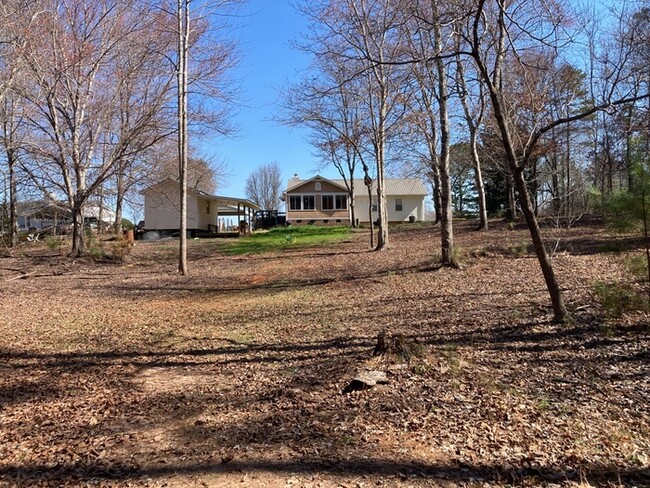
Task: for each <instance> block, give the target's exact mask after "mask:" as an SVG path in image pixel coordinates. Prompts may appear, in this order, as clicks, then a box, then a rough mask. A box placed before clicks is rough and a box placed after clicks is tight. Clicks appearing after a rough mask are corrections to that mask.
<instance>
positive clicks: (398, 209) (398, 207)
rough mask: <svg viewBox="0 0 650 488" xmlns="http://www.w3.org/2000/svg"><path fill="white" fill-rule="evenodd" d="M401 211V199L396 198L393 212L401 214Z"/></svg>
mask: <svg viewBox="0 0 650 488" xmlns="http://www.w3.org/2000/svg"><path fill="white" fill-rule="evenodd" d="M401 211H402V199H401V198H396V199H395V212H401Z"/></svg>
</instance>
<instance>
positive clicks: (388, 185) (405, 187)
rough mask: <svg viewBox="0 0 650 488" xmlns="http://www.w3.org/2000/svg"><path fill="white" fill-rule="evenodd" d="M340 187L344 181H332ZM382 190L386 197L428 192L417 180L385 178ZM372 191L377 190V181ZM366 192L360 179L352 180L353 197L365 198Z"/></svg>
mask: <svg viewBox="0 0 650 488" xmlns="http://www.w3.org/2000/svg"><path fill="white" fill-rule="evenodd" d="M333 181H335V182H338V183H339V184H340V185H343V186H345V182H344V180H333ZM384 184H385V187H384V190H385V192H386V195H389V196H392V195H402V196H426V195H428V194H429V192H428V191H427V190H426V188H425V187H424V183H423V182H422V180H420V179H419V178H385V179H384ZM372 190H373V191H376V190H377V180H373V184H372ZM367 196H368V190H367V189H366V185H365V183H364V182H363V179H361V178H355V180H354V197H355V198H358V197H367Z"/></svg>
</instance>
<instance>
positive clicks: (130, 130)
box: [20, 0, 160, 256]
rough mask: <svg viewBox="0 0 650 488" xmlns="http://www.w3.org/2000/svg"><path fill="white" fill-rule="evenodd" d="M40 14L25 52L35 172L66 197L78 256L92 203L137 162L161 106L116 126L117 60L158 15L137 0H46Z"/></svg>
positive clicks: (39, 6)
mask: <svg viewBox="0 0 650 488" xmlns="http://www.w3.org/2000/svg"><path fill="white" fill-rule="evenodd" d="M136 6H137V8H136ZM34 8H35V9H37V10H38V15H37V16H35V17H34V18H35V21H34V23H35V28H34V29H33V31H32V32H31V33H30V35H29V37H28V40H27V42H26V43H25V46H24V47H23V48H22V49H21V50H20V57H21V61H22V62H23V63H24V64H25V65H26V67H27V69H28V70H29V77H28V79H29V81H30V82H29V84H28V85H27V86H26V87H25V92H24V94H23V95H24V98H25V100H26V102H27V104H28V108H29V114H30V125H31V127H32V131H31V132H32V134H31V140H30V141H29V143H30V144H29V150H30V156H31V158H32V161H31V164H30V167H29V172H30V175H31V176H32V178H33V180H34V181H36V182H41V183H39V184H40V185H41V186H42V187H43V189H44V190H46V191H49V192H51V195H52V198H53V199H56V197H57V193H62V194H64V195H65V196H66V199H67V201H68V205H69V208H70V210H71V212H72V219H73V241H72V252H71V255H72V256H77V255H80V254H83V253H84V252H85V245H84V233H83V208H84V205H85V203H86V202H87V201H88V199H89V198H90V197H91V196H92V195H93V193H94V192H96V191H97V190H98V189H99V188H100V187H101V186H102V185H103V183H104V182H105V181H106V180H107V179H109V178H110V177H111V176H112V175H113V174H114V172H115V168H116V163H117V162H118V161H121V160H124V159H128V158H129V157H131V156H132V153H133V148H134V147H137V146H138V144H135V142H136V141H139V140H141V138H142V136H143V133H145V132H146V131H147V130H148V128H149V127H150V125H151V123H152V120H154V118H155V114H156V112H157V110H158V109H159V108H160V106H156V107H152V106H150V105H148V106H147V107H146V109H145V110H142V111H139V112H137V113H134V114H132V118H131V120H130V121H129V123H128V125H123V126H121V127H119V124H117V123H116V121H117V120H119V116H118V112H119V110H118V107H119V106H120V102H119V100H120V96H121V84H120V83H118V80H119V81H122V80H121V79H120V78H121V77H120V73H119V72H118V71H116V69H115V64H114V60H115V59H116V57H117V56H118V55H119V54H120V53H121V52H123V51H124V50H129V48H130V47H131V44H132V43H133V42H135V39H137V38H138V37H139V36H143V37H145V38H146V33H147V31H148V30H149V29H150V28H151V23H150V19H151V17H150V16H149V15H143V12H142V5H141V3H140V2H136V1H135V0H133V1H122V2H114V1H112V0H101V1H97V2H92V3H88V2H85V1H82V0H68V1H66V2H60V1H57V0H40V1H39V2H37V3H36V4H35V5H34ZM149 13H151V12H149ZM46 187H47V188H46Z"/></svg>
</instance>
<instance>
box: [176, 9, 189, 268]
mask: <svg viewBox="0 0 650 488" xmlns="http://www.w3.org/2000/svg"><path fill="white" fill-rule="evenodd" d="M189 33H190V0H178V73H177V74H178V164H179V180H180V245H179V256H178V272H179V273H180V274H181V275H183V276H186V275H187V274H188V269H187V155H188V148H187V61H188V47H189V44H188V43H189Z"/></svg>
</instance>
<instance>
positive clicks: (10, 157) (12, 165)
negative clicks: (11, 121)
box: [7, 151, 19, 247]
mask: <svg viewBox="0 0 650 488" xmlns="http://www.w3.org/2000/svg"><path fill="white" fill-rule="evenodd" d="M7 165H8V166H9V245H10V246H11V247H16V246H17V245H18V241H19V239H18V216H17V213H18V210H17V207H18V197H17V195H16V158H15V154H14V152H13V151H7Z"/></svg>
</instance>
